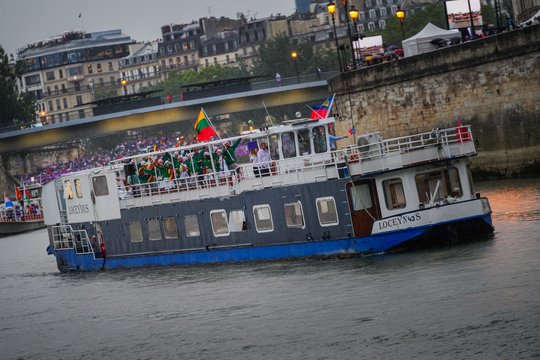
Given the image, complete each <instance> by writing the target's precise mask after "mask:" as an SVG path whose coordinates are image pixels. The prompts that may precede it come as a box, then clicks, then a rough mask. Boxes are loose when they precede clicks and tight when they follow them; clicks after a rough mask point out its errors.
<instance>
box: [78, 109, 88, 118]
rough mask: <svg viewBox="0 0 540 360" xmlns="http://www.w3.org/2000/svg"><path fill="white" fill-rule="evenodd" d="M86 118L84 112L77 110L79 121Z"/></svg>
mask: <svg viewBox="0 0 540 360" xmlns="http://www.w3.org/2000/svg"><path fill="white" fill-rule="evenodd" d="M85 117H86V115H85V113H84V110H79V119H84V118H85Z"/></svg>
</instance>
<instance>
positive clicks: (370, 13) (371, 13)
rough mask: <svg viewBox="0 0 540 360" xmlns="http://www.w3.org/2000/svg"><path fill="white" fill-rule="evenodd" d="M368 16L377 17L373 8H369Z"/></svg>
mask: <svg viewBox="0 0 540 360" xmlns="http://www.w3.org/2000/svg"><path fill="white" fill-rule="evenodd" d="M369 18H370V19H375V18H377V13H376V12H375V9H371V10H369Z"/></svg>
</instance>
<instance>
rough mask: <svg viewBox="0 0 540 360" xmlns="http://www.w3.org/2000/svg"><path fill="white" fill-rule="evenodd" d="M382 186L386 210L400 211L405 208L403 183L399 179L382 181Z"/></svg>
mask: <svg viewBox="0 0 540 360" xmlns="http://www.w3.org/2000/svg"><path fill="white" fill-rule="evenodd" d="M382 184H383V188H384V198H385V200H386V208H387V209H388V210H392V209H401V208H404V207H405V206H407V201H406V200H405V191H403V183H402V182H401V179H400V178H394V179H389V180H384V181H383V182H382Z"/></svg>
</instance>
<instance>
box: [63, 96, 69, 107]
mask: <svg viewBox="0 0 540 360" xmlns="http://www.w3.org/2000/svg"><path fill="white" fill-rule="evenodd" d="M62 100H63V101H64V109H67V107H68V102H67V99H66V98H63V99H62Z"/></svg>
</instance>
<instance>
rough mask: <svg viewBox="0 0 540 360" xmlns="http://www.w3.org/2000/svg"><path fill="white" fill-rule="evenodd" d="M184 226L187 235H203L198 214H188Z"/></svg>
mask: <svg viewBox="0 0 540 360" xmlns="http://www.w3.org/2000/svg"><path fill="white" fill-rule="evenodd" d="M184 227H185V228H186V237H195V236H201V230H200V229H199V220H198V219H197V215H186V217H185V218H184Z"/></svg>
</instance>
